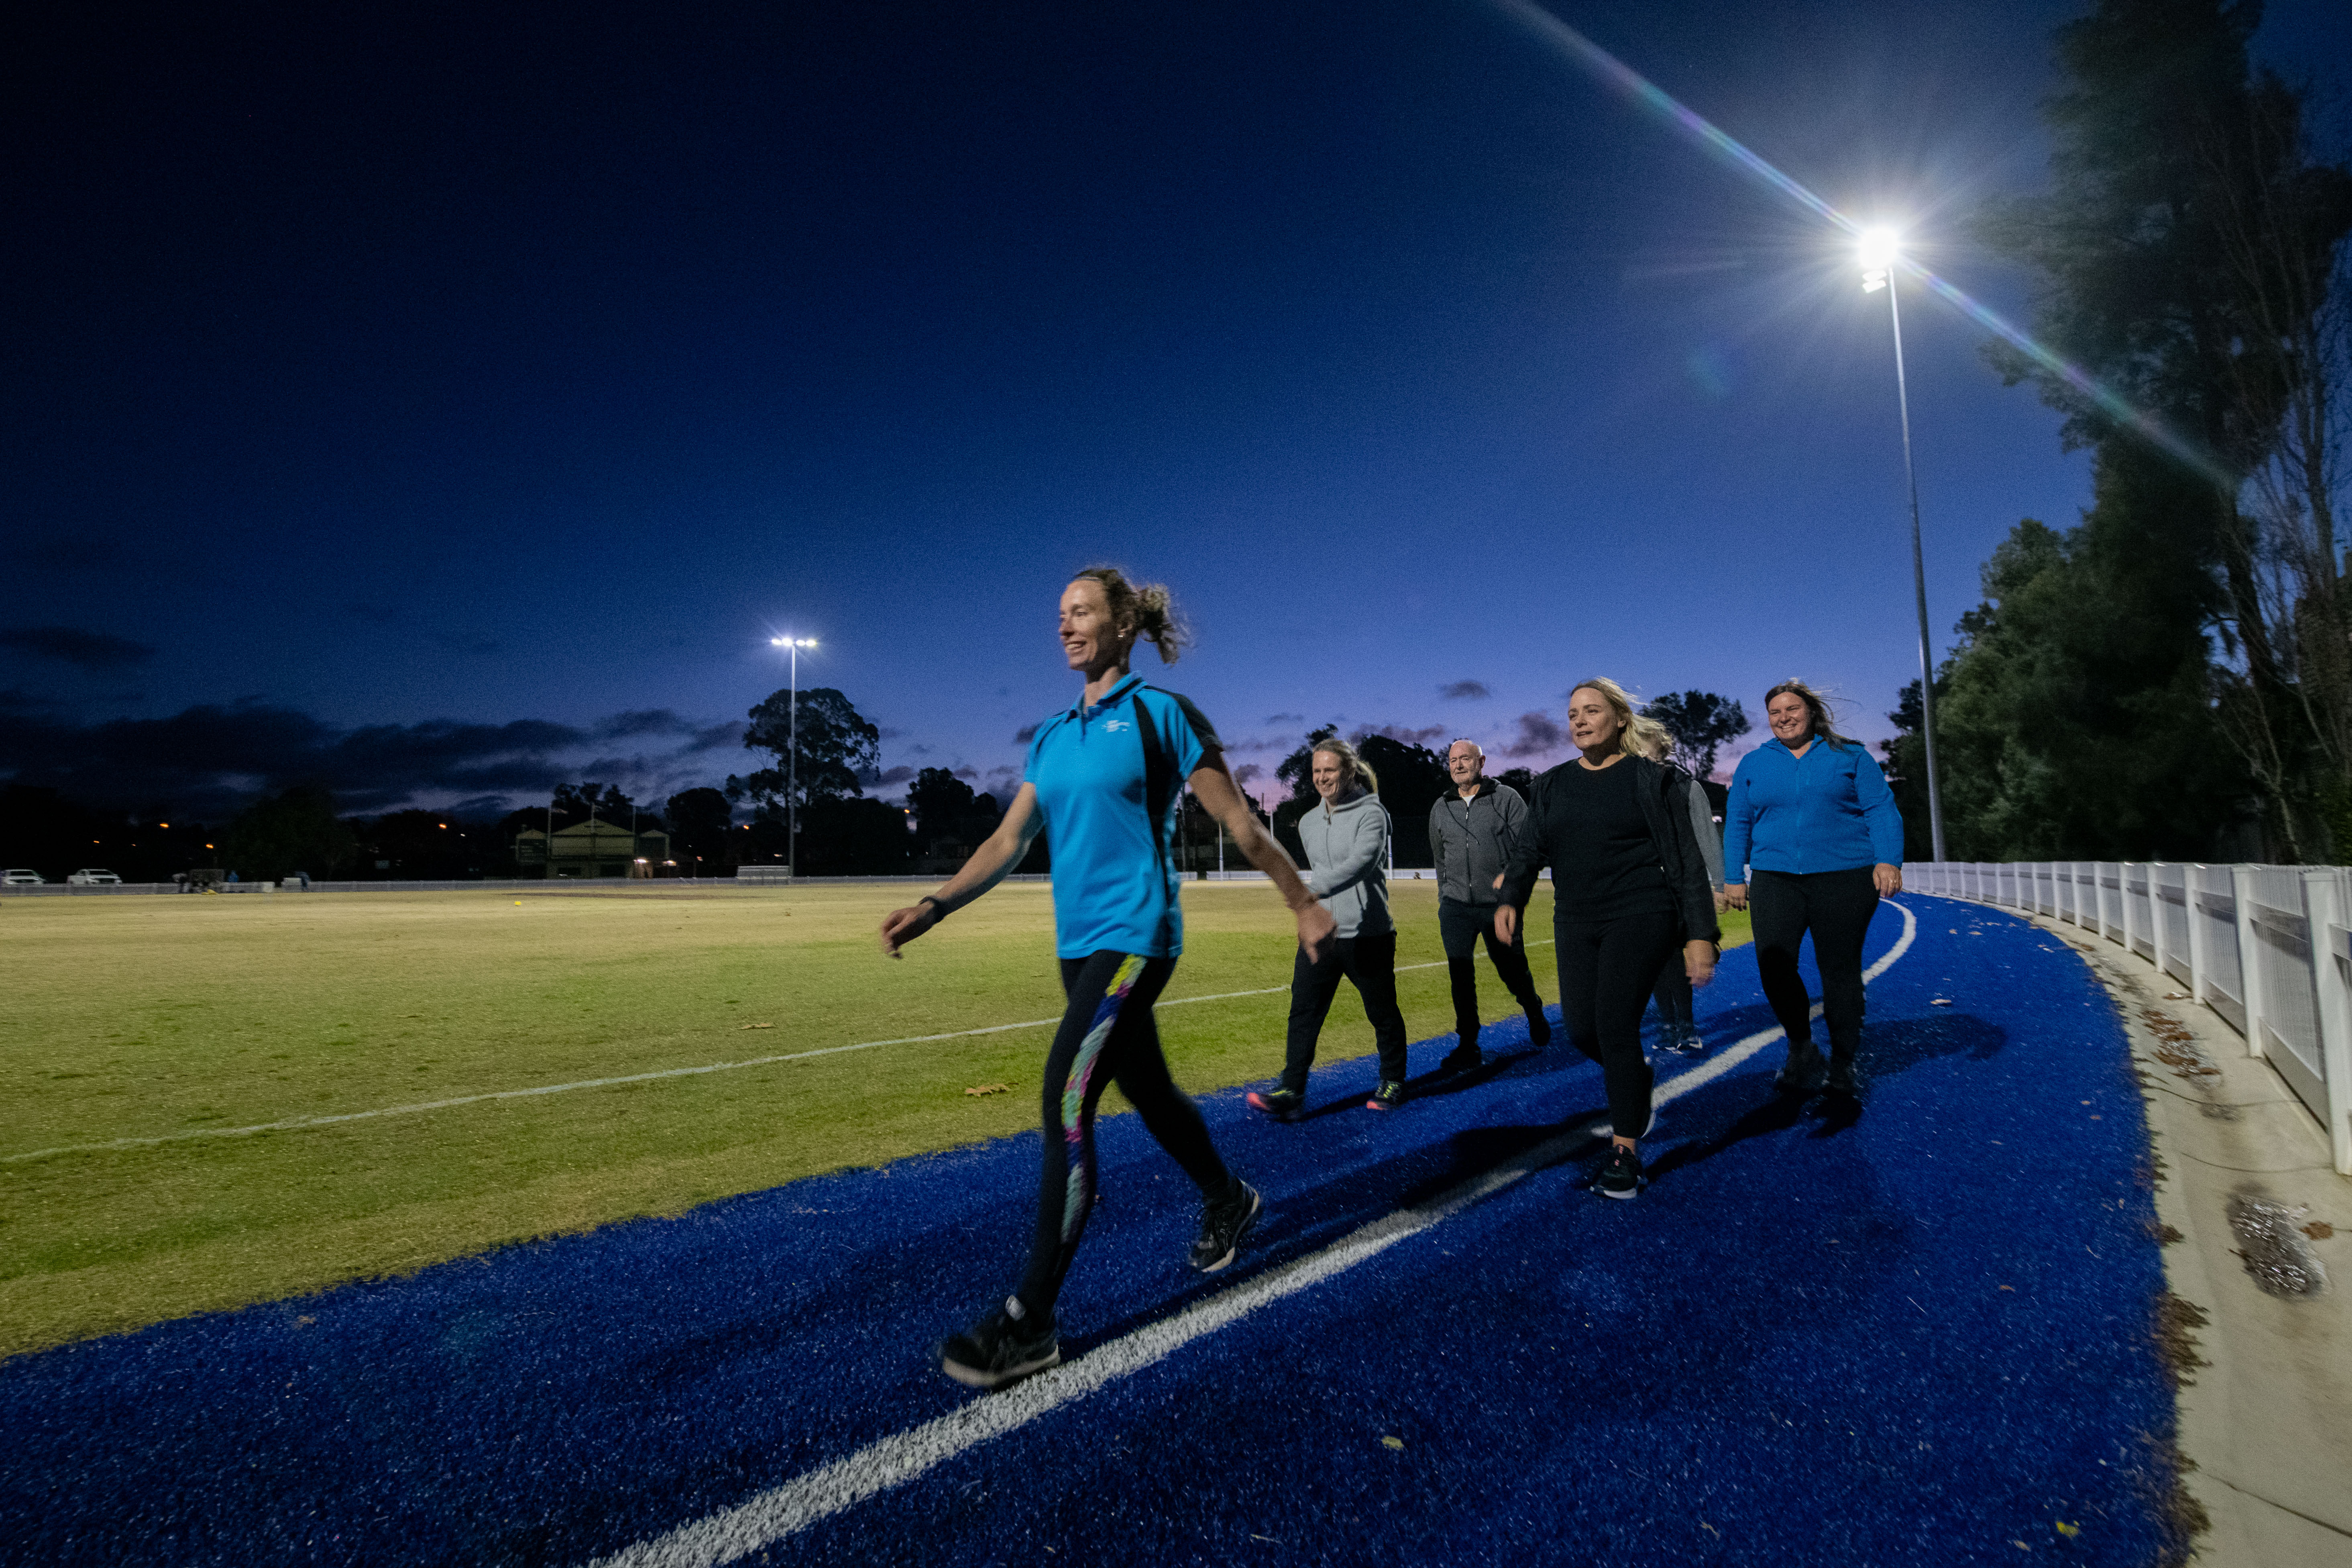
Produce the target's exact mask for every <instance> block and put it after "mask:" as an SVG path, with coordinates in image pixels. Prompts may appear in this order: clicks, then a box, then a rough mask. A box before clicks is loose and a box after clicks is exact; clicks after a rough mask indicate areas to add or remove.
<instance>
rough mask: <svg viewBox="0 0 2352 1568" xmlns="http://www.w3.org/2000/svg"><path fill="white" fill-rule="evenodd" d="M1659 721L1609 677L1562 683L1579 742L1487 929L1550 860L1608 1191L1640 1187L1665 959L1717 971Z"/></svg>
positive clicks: (1539, 795)
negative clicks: (1595, 1093)
mask: <svg viewBox="0 0 2352 1568" xmlns="http://www.w3.org/2000/svg"><path fill="white" fill-rule="evenodd" d="M1656 730H1657V724H1656V721H1654V720H1649V719H1643V718H1640V717H1638V716H1637V715H1636V714H1635V713H1634V711H1633V701H1632V700H1631V699H1629V698H1628V697H1627V696H1626V695H1625V690H1624V688H1622V687H1621V686H1619V685H1618V684H1617V683H1616V682H1615V681H1613V680H1607V679H1600V680H1588V681H1585V682H1584V683H1583V684H1582V685H1580V686H1579V687H1577V689H1575V690H1573V691H1571V692H1570V693H1569V695H1568V732H1569V739H1570V741H1571V742H1574V743H1575V745H1576V749H1577V751H1578V752H1580V753H1581V754H1580V755H1579V756H1576V757H1572V758H1570V760H1569V761H1567V762H1565V763H1561V764H1560V765H1559V766H1558V767H1556V768H1553V769H1551V770H1549V772H1547V773H1542V774H1539V775H1538V777H1537V779H1536V782H1535V791H1534V795H1533V796H1532V798H1531V799H1530V800H1529V802H1528V832H1527V833H1525V834H1524V835H1522V836H1521V838H1520V840H1519V847H1518V849H1517V853H1516V854H1514V856H1513V857H1512V859H1511V865H1510V868H1509V870H1508V871H1507V873H1506V874H1505V877H1504V887H1503V902H1502V906H1501V907H1500V908H1499V909H1497V910H1496V911H1495V934H1496V936H1497V937H1499V938H1501V939H1502V940H1503V941H1504V942H1510V941H1511V940H1512V939H1513V938H1514V937H1515V936H1516V935H1517V931H1518V921H1519V914H1520V911H1521V910H1524V909H1525V908H1526V907H1527V902H1528V896H1529V895H1530V894H1532V893H1533V892H1534V891H1535V884H1536V873H1537V871H1538V870H1540V869H1541V868H1543V867H1544V866H1546V865H1547V864H1549V866H1550V867H1551V879H1552V935H1553V937H1554V938H1555V939H1556V941H1557V942H1558V947H1557V948H1556V950H1555V951H1556V952H1558V954H1559V1010H1560V1016H1561V1018H1562V1020H1563V1021H1564V1022H1565V1023H1566V1025H1567V1026H1568V1034H1569V1037H1570V1039H1572V1040H1574V1041H1575V1042H1576V1048H1577V1049H1578V1050H1580V1051H1582V1052H1583V1053H1584V1054H1585V1055H1586V1056H1588V1057H1591V1058H1592V1059H1593V1060H1594V1061H1597V1062H1599V1063H1600V1064H1601V1077H1602V1079H1603V1081H1604V1082H1605V1083H1606V1084H1607V1086H1608V1089H1609V1119H1610V1133H1611V1142H1612V1148H1611V1150H1610V1153H1609V1163H1607V1164H1606V1165H1605V1166H1603V1167H1602V1168H1601V1176H1600V1179H1599V1180H1598V1181H1596V1182H1595V1183H1594V1186H1595V1187H1596V1188H1598V1189H1599V1191H1600V1192H1601V1195H1603V1196H1604V1197H1612V1198H1631V1197H1634V1196H1636V1195H1638V1194H1640V1192H1641V1190H1642V1186H1643V1176H1642V1161H1641V1156H1640V1155H1639V1154H1638V1153H1636V1152H1635V1149H1634V1144H1635V1141H1636V1140H1638V1139H1639V1138H1640V1137H1641V1136H1642V1135H1643V1133H1645V1132H1647V1131H1649V1130H1650V1086H1651V1074H1650V1064H1649V1061H1648V1059H1647V1058H1644V1057H1643V1055H1642V1012H1643V1008H1644V1007H1645V1006H1647V1005H1648V1004H1649V1000H1650V993H1651V991H1652V990H1653V989H1654V988H1655V986H1656V985H1657V983H1658V974H1659V972H1660V971H1661V970H1663V969H1664V968H1665V966H1666V965H1667V964H1668V963H1674V962H1676V961H1677V960H1679V962H1680V963H1682V964H1683V966H1684V968H1685V971H1686V972H1687V973H1688V974H1689V975H1690V982H1691V984H1694V985H1705V984H1706V983H1707V982H1708V981H1710V980H1712V979H1714V978H1715V960H1716V955H1717V946H1716V939H1717V937H1718V936H1719V935H1720V934H1721V932H1720V931H1718V930H1717V926H1716V923H1715V894H1714V892H1713V890H1712V889H1710V888H1709V887H1708V885H1707V879H1706V861H1705V860H1704V859H1702V858H1700V854H1699V846H1698V838H1697V836H1696V834H1695V833H1694V832H1693V831H1692V828H1691V820H1690V804H1689V801H1688V799H1687V798H1686V797H1687V795H1688V794H1689V787H1688V784H1687V783H1686V781H1685V779H1684V778H1683V776H1682V775H1681V774H1679V773H1675V771H1674V770H1672V769H1669V768H1664V767H1661V766H1660V765H1659V764H1657V763H1654V762H1652V761H1651V760H1650V758H1649V756H1648V755H1647V754H1646V753H1647V752H1649V751H1650V749H1651V742H1652V741H1653V740H1654V732H1655V731H1656Z"/></svg>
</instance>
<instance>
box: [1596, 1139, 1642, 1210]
mask: <svg viewBox="0 0 2352 1568" xmlns="http://www.w3.org/2000/svg"><path fill="white" fill-rule="evenodd" d="M1649 1183H1650V1179H1649V1178H1648V1177H1647V1176H1644V1175H1643V1174H1642V1157H1641V1156H1640V1155H1638V1154H1636V1153H1634V1152H1633V1151H1632V1150H1631V1149H1628V1148H1626V1147H1625V1146H1624V1145H1623V1144H1622V1143H1620V1144H1617V1145H1615V1146H1614V1147H1612V1149H1611V1150H1610V1151H1609V1163H1607V1164H1605V1165H1603V1166H1601V1174H1600V1175H1599V1176H1598V1177H1597V1178H1595V1179H1594V1181H1593V1184H1592V1190H1593V1191H1594V1192H1597V1193H1599V1194H1601V1196H1602V1197H1604V1198H1638V1197H1640V1196H1641V1195H1642V1189H1643V1187H1645V1186H1647V1185H1649Z"/></svg>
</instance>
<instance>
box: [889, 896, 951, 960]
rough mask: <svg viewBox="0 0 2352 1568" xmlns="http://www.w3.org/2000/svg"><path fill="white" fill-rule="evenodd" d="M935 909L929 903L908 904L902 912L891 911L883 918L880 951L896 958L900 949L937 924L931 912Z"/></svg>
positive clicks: (937, 919)
mask: <svg viewBox="0 0 2352 1568" xmlns="http://www.w3.org/2000/svg"><path fill="white" fill-rule="evenodd" d="M936 907H937V906H935V905H932V904H929V903H921V904H910V905H908V907H907V908H905V909H903V910H891V911H890V912H889V913H888V914H887V915H886V916H884V917H883V921H882V951H883V952H886V953H887V954H888V955H889V956H890V957H892V958H896V957H898V950H899V949H900V948H901V947H904V946H905V945H906V944H907V943H908V942H912V941H914V940H915V939H916V938H917V937H919V936H920V935H922V934H923V933H924V932H925V931H929V930H930V929H931V928H932V927H933V926H935V925H937V924H939V923H940V922H939V917H938V916H936V915H934V914H933V913H932V912H931V911H932V910H933V909H935V908H936Z"/></svg>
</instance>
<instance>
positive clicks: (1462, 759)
mask: <svg viewBox="0 0 2352 1568" xmlns="http://www.w3.org/2000/svg"><path fill="white" fill-rule="evenodd" d="M1485 770H1486V755H1485V753H1483V752H1480V751H1479V750H1478V743H1477V742H1475V741H1456V742H1454V744H1452V745H1451V746H1448V747H1447V748H1445V771H1446V772H1447V773H1451V774H1452V775H1453V776H1454V785H1455V787H1456V788H1459V789H1467V788H1469V787H1470V786H1471V785H1472V784H1476V783H1477V782H1478V775H1479V774H1480V773H1483V772H1484V771H1485Z"/></svg>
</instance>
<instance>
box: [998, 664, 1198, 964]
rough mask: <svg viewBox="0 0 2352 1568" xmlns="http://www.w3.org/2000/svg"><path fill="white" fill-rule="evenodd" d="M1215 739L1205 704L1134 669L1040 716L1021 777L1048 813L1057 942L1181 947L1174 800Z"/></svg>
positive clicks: (1171, 952) (1161, 953) (1074, 951)
mask: <svg viewBox="0 0 2352 1568" xmlns="http://www.w3.org/2000/svg"><path fill="white" fill-rule="evenodd" d="M1218 749H1219V748H1218V743H1217V732H1216V731H1215V730H1214V729H1213V728H1211V726H1210V724H1209V721H1208V720H1206V719H1204V718H1202V716H1201V710H1199V709H1197V708H1195V707H1193V706H1192V703H1190V702H1188V701H1186V700H1184V699H1183V698H1181V697H1179V696H1177V695H1176V694H1175V693H1174V692H1172V691H1162V690H1160V689H1159V688H1158V687H1156V686H1150V685H1147V684H1145V682H1144V680H1143V678H1142V677H1140V676H1135V675H1130V676H1129V677H1127V678H1126V679H1123V680H1121V681H1120V682H1119V683H1118V685H1116V686H1114V687H1112V688H1111V689H1109V690H1108V691H1107V692H1105V693H1103V700H1101V701H1099V702H1097V703H1096V704H1095V705H1094V706H1093V707H1091V708H1089V707H1087V706H1084V705H1083V704H1081V705H1080V706H1078V707H1076V708H1071V709H1067V710H1064V711H1062V712H1059V713H1056V714H1055V715H1054V716H1053V717H1052V718H1050V719H1048V720H1046V721H1045V722H1044V723H1043V724H1040V725H1038V726H1037V733H1036V736H1035V738H1034V739H1033V740H1031V742H1029V761H1028V763H1027V766H1026V768H1025V770H1024V773H1023V775H1022V778H1023V782H1024V783H1026V784H1031V785H1034V787H1035V789H1036V791H1037V804H1038V805H1039V807H1040V808H1041V809H1042V810H1043V811H1044V812H1045V843H1046V847H1048V849H1050V850H1051V851H1052V853H1053V857H1054V939H1055V940H1054V951H1055V953H1056V954H1058V955H1059V956H1061V957H1063V958H1086V957H1088V956H1090V955H1092V954H1094V953H1097V952H1106V951H1108V952H1132V953H1138V954H1140V955H1141V956H1143V957H1145V958H1173V957H1175V956H1176V955H1177V954H1178V953H1180V952H1183V951H1184V909H1183V905H1182V904H1181V902H1179V901H1178V898H1177V883H1178V875H1177V867H1176V858H1175V856H1174V855H1173V854H1171V852H1170V845H1171V843H1172V841H1173V840H1174V838H1175V835H1176V803H1177V801H1178V799H1179V798H1181V796H1182V795H1183V793H1184V781H1185V780H1186V779H1188V778H1190V777H1192V772H1193V770H1194V769H1195V768H1198V767H1199V766H1200V765H1201V759H1202V757H1204V756H1206V755H1207V754H1208V753H1209V752H1213V751H1216V750H1218Z"/></svg>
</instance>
